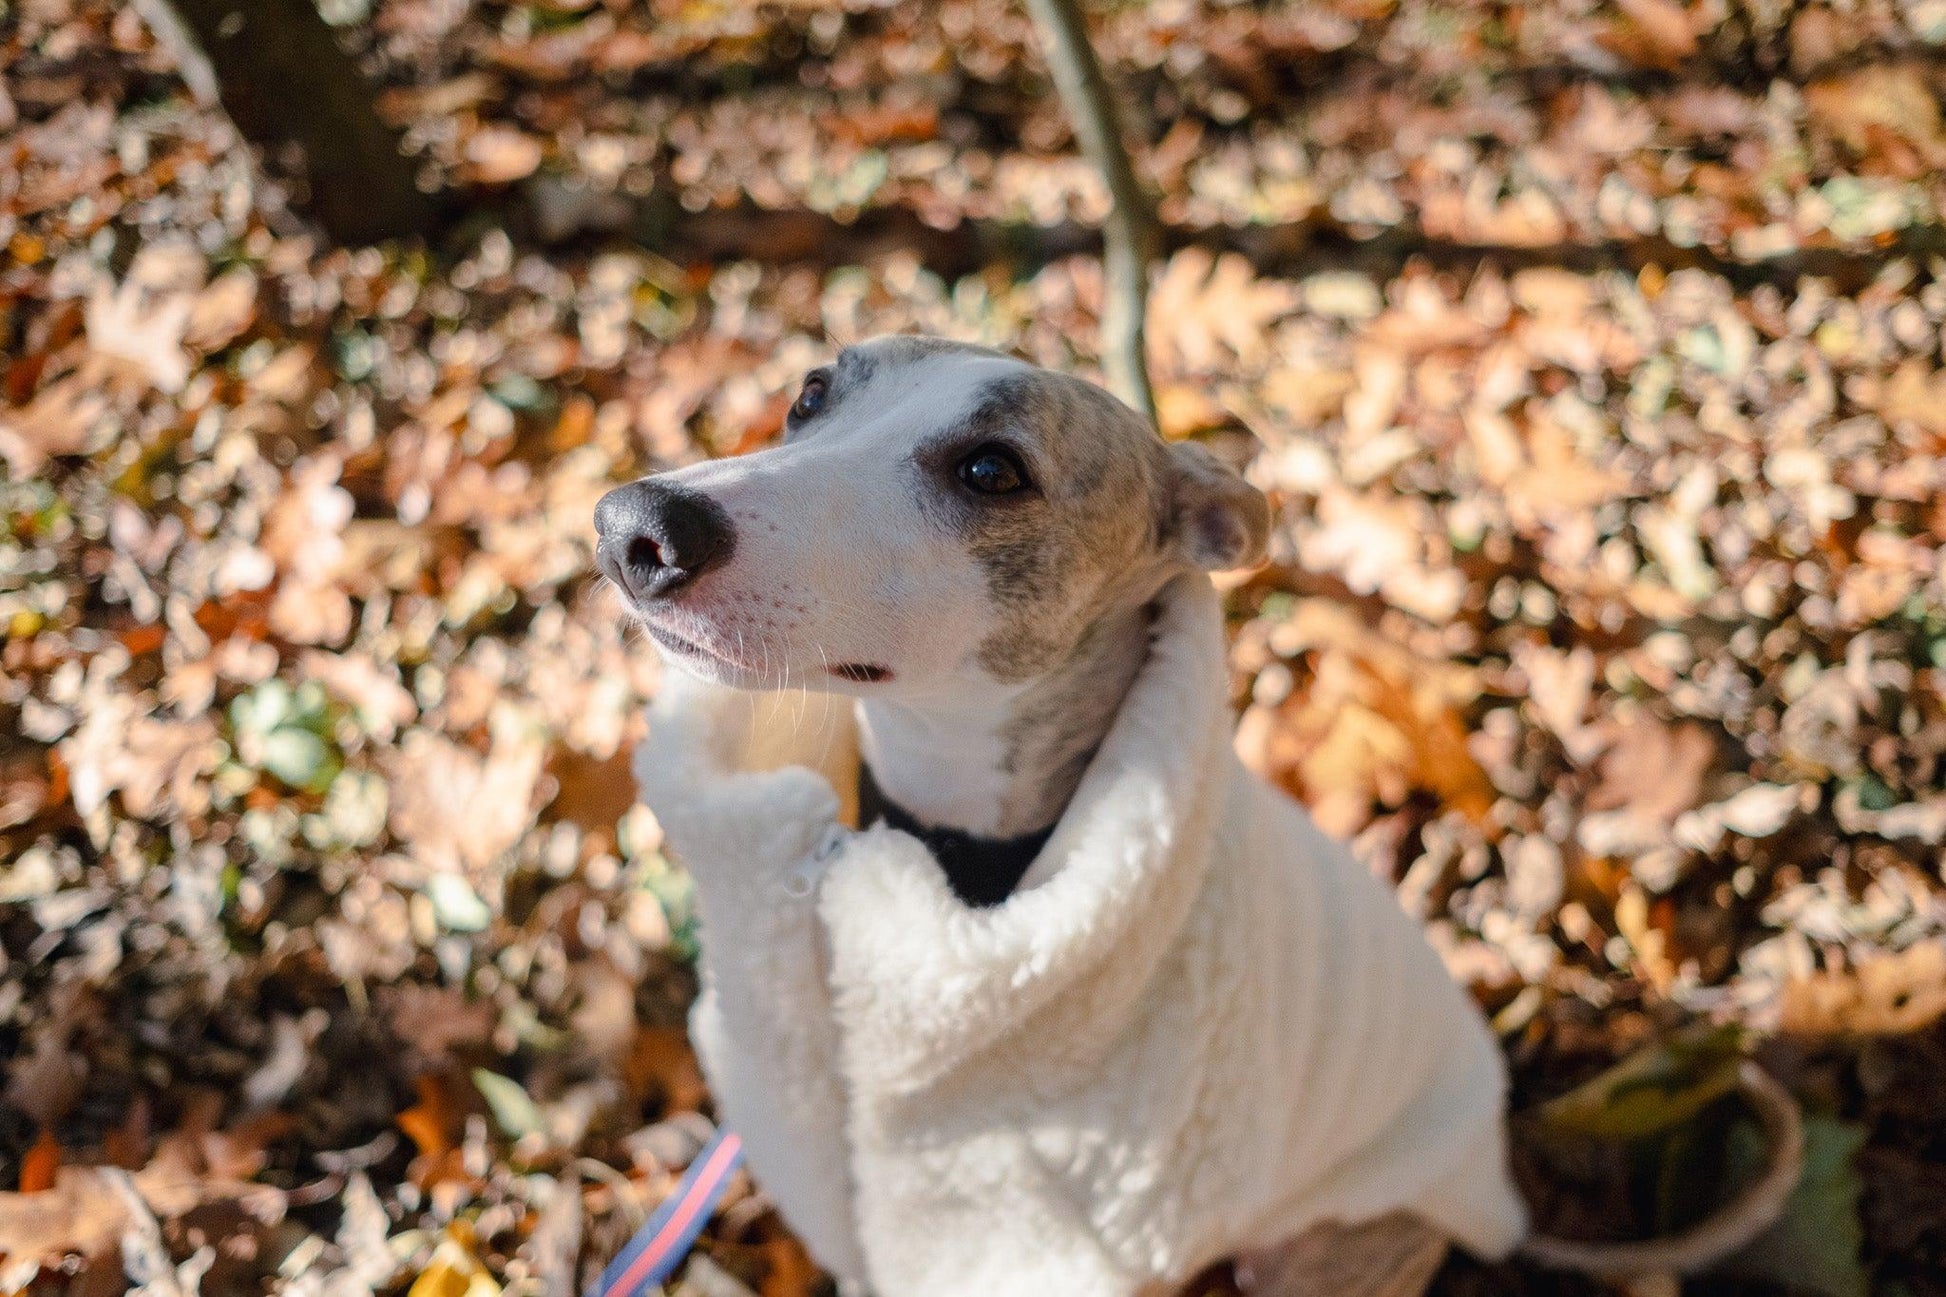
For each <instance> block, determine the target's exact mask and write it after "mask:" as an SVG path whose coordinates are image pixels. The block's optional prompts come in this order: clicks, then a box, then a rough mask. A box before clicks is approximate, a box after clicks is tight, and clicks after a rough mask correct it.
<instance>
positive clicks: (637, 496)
mask: <svg viewBox="0 0 1946 1297" xmlns="http://www.w3.org/2000/svg"><path fill="white" fill-rule="evenodd" d="M1269 521H1270V515H1269V508H1268V506H1267V505H1266V503H1265V501H1264V498H1263V496H1262V495H1261V494H1259V493H1258V492H1257V491H1256V490H1255V489H1254V488H1252V487H1250V486H1249V485H1247V484H1246V483H1245V482H1244V481H1243V480H1242V479H1241V478H1240V477H1238V476H1237V475H1236V474H1235V473H1233V472H1231V471H1230V470H1229V469H1228V468H1226V467H1224V466H1222V465H1221V464H1220V463H1219V462H1218V461H1217V460H1216V459H1215V458H1214V457H1212V456H1211V455H1209V454H1208V453H1207V452H1206V451H1204V450H1202V449H1201V448H1200V447H1197V446H1193V445H1173V446H1172V445H1169V444H1168V443H1165V442H1164V441H1162V440H1161V439H1160V438H1159V437H1157V436H1156V435H1155V433H1154V432H1153V431H1152V430H1151V429H1150V428H1149V427H1148V426H1147V425H1146V424H1145V423H1144V422H1143V421H1142V420H1141V419H1140V418H1139V417H1138V416H1137V415H1136V414H1134V413H1133V412H1132V411H1131V410H1129V409H1128V408H1127V407H1126V406H1124V405H1123V404H1121V403H1120V402H1119V401H1117V400H1115V399H1114V398H1113V397H1111V396H1110V395H1108V393H1106V392H1104V391H1102V390H1101V389H1100V388H1097V387H1094V386H1091V385H1090V384H1088V383H1085V382H1082V381H1080V380H1078V379H1074V378H1070V377H1067V376H1065V375H1062V374H1056V373H1053V372H1050V371H1048V370H1044V369H1039V368H1037V367H1035V366H1033V365H1030V364H1027V363H1025V362H1023V361H1019V360H1015V359H1012V358H1010V357H1007V356H1004V355H1001V354H1000V353H998V352H993V351H987V350H985V349H983V348H978V347H972V346H967V345H964V344H959V343H953V342H946V341H942V340H939V339H934V338H918V337H890V338H879V339H876V340H874V341H872V342H868V343H864V344H861V345H859V346H855V347H849V348H847V349H846V350H845V351H844V352H843V353H842V354H840V355H839V357H838V358H837V360H836V361H835V362H833V363H832V364H830V365H827V366H824V367H822V368H820V369H816V370H813V371H812V372H811V373H810V374H809V375H808V376H807V377H806V378H805V380H804V386H803V390H802V391H801V392H800V393H799V395H798V397H797V400H796V402H795V403H794V404H793V405H792V407H791V411H790V415H789V418H788V420H787V423H786V429H785V437H784V440H783V442H782V443H781V444H779V445H777V446H774V447H771V448H770V449H767V450H764V451H760V452H758V453H756V454H752V455H746V456H743V457H741V458H737V459H726V460H717V461H714V462H710V463H705V464H697V465H694V466H692V467H689V468H684V469H681V470H679V471H676V472H671V473H663V474H660V475H657V476H655V477H649V478H644V479H642V480H641V481H638V482H634V483H631V484H630V485H628V486H624V487H620V488H618V489H617V490H614V491H611V492H609V493H608V495H606V496H605V497H603V499H602V501H601V503H600V505H599V506H598V507H597V508H596V510H595V525H596V528H597V530H598V531H599V533H600V543H599V546H598V548H597V551H596V552H597V562H598V563H599V565H600V567H601V570H602V571H603V572H604V573H605V574H606V575H607V576H608V577H609V578H611V579H612V580H613V581H614V582H615V584H616V585H617V586H619V587H620V588H621V590H622V593H623V594H624V596H625V597H626V598H627V600H628V602H629V604H630V606H631V607H632V608H633V610H634V611H635V612H636V614H637V615H639V616H640V618H641V619H642V621H643V623H644V624H645V625H646V626H647V628H648V632H649V634H650V635H651V636H653V637H654V638H655V640H656V642H657V643H659V644H660V645H662V647H663V648H664V650H665V651H666V652H667V654H668V656H669V657H670V659H671V660H673V661H675V662H676V663H678V664H680V665H681V666H683V667H685V668H686V669H688V670H690V671H692V672H694V673H696V674H698V675H702V676H704V677H706V678H710V679H714V680H717V681H720V682H722V683H725V684H732V685H739V686H744V687H763V688H775V687H779V686H782V685H800V684H801V685H806V686H810V687H812V688H823V689H828V690H836V691H840V692H847V693H858V694H877V693H881V692H883V693H887V694H891V695H895V696H896V695H907V696H920V695H923V694H927V693H932V694H939V693H941V692H944V691H949V690H975V689H979V688H981V687H982V686H993V685H998V686H1009V685H1017V684H1020V683H1022V682H1024V681H1027V680H1031V679H1033V678H1034V677H1036V676H1038V675H1040V674H1042V673H1044V672H1046V671H1047V670H1049V669H1050V668H1051V667H1053V666H1054V665H1056V664H1057V663H1059V662H1060V661H1062V660H1063V659H1064V658H1065V657H1066V656H1067V655H1068V654H1069V653H1070V652H1072V651H1073V649H1074V647H1075V646H1076V644H1077V643H1078V642H1079V641H1080V639H1081V637H1082V636H1083V635H1084V634H1086V632H1087V630H1088V627H1089V626H1090V625H1092V624H1093V623H1094V622H1095V621H1096V620H1098V619H1099V618H1100V617H1102V616H1103V615H1104V614H1105V613H1107V612H1109V611H1111V610H1113V609H1115V608H1117V607H1121V606H1124V605H1128V606H1133V605H1139V604H1140V603H1141V602H1144V601H1146V600H1147V599H1148V598H1150V597H1151V596H1152V595H1153V594H1154V592H1155V591H1156V590H1157V589H1158V588H1159V587H1160V586H1161V584H1162V583H1163V582H1164V581H1166V580H1167V579H1168V578H1169V577H1170V576H1172V575H1173V574H1175V573H1176V572H1179V571H1182V570H1184V569H1187V568H1202V569H1206V570H1218V569H1223V568H1231V567H1239V566H1243V565H1245V564H1249V563H1253V562H1255V561H1257V560H1258V558H1260V557H1261V555H1262V553H1263V547H1264V541H1265V535H1266V532H1267V531H1268V529H1269Z"/></svg>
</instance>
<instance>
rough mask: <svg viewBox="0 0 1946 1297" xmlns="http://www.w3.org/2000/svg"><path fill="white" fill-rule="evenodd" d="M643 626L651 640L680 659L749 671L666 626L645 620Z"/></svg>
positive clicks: (739, 663)
mask: <svg viewBox="0 0 1946 1297" xmlns="http://www.w3.org/2000/svg"><path fill="white" fill-rule="evenodd" d="M642 625H643V627H644V628H645V629H647V631H648V632H649V637H650V638H651V639H653V640H654V641H655V642H656V643H658V644H660V645H661V646H662V647H663V648H666V649H668V650H669V651H670V652H671V653H674V654H677V655H678V656H680V657H686V658H693V659H695V660H696V661H699V662H709V663H712V664H713V665H716V666H719V667H728V668H729V669H730V670H732V671H747V670H748V668H747V667H745V666H744V665H743V664H742V663H741V662H738V661H737V660H736V659H734V658H731V657H727V656H725V655H724V654H722V653H718V652H717V651H716V650H715V649H713V648H709V647H707V646H705V645H702V644H698V643H697V642H696V641H695V640H693V639H687V638H685V637H684V636H681V635H678V634H676V632H674V631H672V630H670V629H669V628H668V627H666V626H658V625H656V624H655V623H654V622H652V621H648V620H646V619H644V620H643V622H642Z"/></svg>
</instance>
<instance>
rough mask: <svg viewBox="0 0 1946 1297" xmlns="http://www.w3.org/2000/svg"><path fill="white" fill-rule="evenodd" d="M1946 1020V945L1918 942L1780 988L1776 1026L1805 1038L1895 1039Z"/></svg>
mask: <svg viewBox="0 0 1946 1297" xmlns="http://www.w3.org/2000/svg"><path fill="white" fill-rule="evenodd" d="M1942 1016H1946V941H1942V940H1940V939H1939V938H1937V937H1933V938H1928V939H1926V940H1923V941H1920V942H1918V943H1916V944H1914V945H1912V946H1910V947H1908V948H1907V949H1906V950H1904V951H1902V952H1901V953H1899V954H1895V955H1880V956H1877V957H1876V958H1869V959H1867V960H1865V961H1864V962H1863V963H1861V964H1859V965H1858V966H1857V967H1855V968H1851V969H1845V970H1837V971H1832V972H1825V973H1816V974H1813V975H1812V976H1810V977H1806V978H1802V979H1800V980H1798V981H1794V982H1790V983H1788V984H1786V985H1785V987H1784V991H1783V1000H1782V1003H1781V1004H1780V1006H1779V1015H1778V1019H1779V1025H1780V1026H1781V1027H1782V1028H1783V1030H1785V1031H1787V1032H1795V1033H1801V1034H1803V1035H1809V1036H1896V1035H1903V1034H1905V1033H1907V1032H1913V1031H1919V1030H1922V1029H1924V1028H1926V1027H1928V1026H1931V1025H1932V1024H1933V1023H1934V1022H1937V1021H1938V1020H1939V1019H1940V1018H1941V1017H1942Z"/></svg>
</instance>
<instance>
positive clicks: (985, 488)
mask: <svg viewBox="0 0 1946 1297" xmlns="http://www.w3.org/2000/svg"><path fill="white" fill-rule="evenodd" d="M959 480H960V481H962V482H964V483H966V486H967V489H968V490H971V491H978V492H979V493H980V494H981V495H1012V494H1013V493H1014V492H1015V491H1021V490H1025V489H1026V487H1027V470H1026V469H1024V468H1022V467H1021V466H1020V460H1019V459H1018V458H1017V457H1015V455H1014V453H1013V452H1012V451H1011V450H1008V449H1007V448H1006V447H1005V446H981V447H980V448H979V449H978V450H975V451H974V452H973V453H972V454H970V455H968V456H967V457H966V458H965V459H962V460H961V461H960V462H959Z"/></svg>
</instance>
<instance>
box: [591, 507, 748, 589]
mask: <svg viewBox="0 0 1946 1297" xmlns="http://www.w3.org/2000/svg"><path fill="white" fill-rule="evenodd" d="M595 532H596V534H597V535H598V536H599V537H600V540H599V542H598V543H597V544H596V546H595V564H596V566H598V567H599V568H601V570H602V572H603V573H605V574H606V575H607V576H608V577H609V579H610V580H612V581H614V582H615V584H616V585H618V586H620V587H621V588H622V590H623V592H624V593H626V594H627V595H628V596H629V598H631V599H633V600H635V601H636V602H637V603H647V602H649V601H651V600H655V599H664V598H667V597H668V596H670V595H672V594H674V593H675V592H676V591H677V590H679V589H681V588H682V587H683V586H685V585H687V584H688V583H689V582H691V581H693V580H695V579H696V578H697V577H698V576H701V575H702V574H703V573H704V572H706V571H708V570H709V569H710V568H712V567H715V566H716V565H717V564H719V563H721V562H723V561H724V560H725V559H727V558H728V557H729V556H730V551H731V550H732V549H733V548H735V545H736V527H735V525H734V524H733V523H731V521H730V516H729V514H727V513H725V512H724V511H723V506H721V505H719V504H718V503H716V501H714V500H712V499H710V498H709V497H708V496H706V495H702V494H699V493H698V492H695V491H691V490H688V489H686V488H684V487H680V486H676V485H675V484H673V483H669V482H659V481H657V480H655V479H654V478H644V479H642V480H641V481H639V482H631V483H629V484H628V485H627V486H623V487H617V488H616V489H615V490H613V491H610V492H609V493H608V494H607V495H604V496H603V497H601V503H599V504H597V505H596V506H595Z"/></svg>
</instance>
